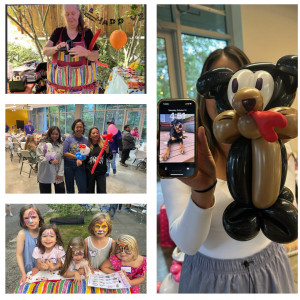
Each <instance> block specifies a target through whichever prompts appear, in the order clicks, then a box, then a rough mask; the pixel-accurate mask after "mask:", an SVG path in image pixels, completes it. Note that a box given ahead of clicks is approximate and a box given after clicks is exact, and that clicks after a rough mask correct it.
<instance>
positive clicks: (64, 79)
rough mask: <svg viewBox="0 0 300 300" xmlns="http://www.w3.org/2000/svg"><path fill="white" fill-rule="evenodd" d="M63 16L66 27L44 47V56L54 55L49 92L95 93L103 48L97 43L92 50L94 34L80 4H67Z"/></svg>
mask: <svg viewBox="0 0 300 300" xmlns="http://www.w3.org/2000/svg"><path fill="white" fill-rule="evenodd" d="M63 15H64V19H65V23H66V27H59V28H56V29H55V30H54V32H53V33H52V35H51V37H50V39H49V40H48V42H47V43H46V45H45V47H44V48H43V53H44V55H46V56H51V57H52V62H51V63H48V66H47V93H52V94H54V93H70V94H72V93H76V94H78V93H82V94H90V93H95V92H96V90H97V85H96V84H95V81H96V75H97V67H96V63H95V61H96V60H97V59H98V57H99V51H98V46H97V45H96V44H95V45H94V47H93V48H92V49H89V47H90V44H91V41H92V39H93V33H92V31H91V30H90V29H88V28H85V26H84V21H83V17H82V13H81V11H80V7H79V5H64V8H63ZM91 47H92V46H91ZM63 49H64V50H65V51H62V50H63ZM58 67H59V68H58ZM70 67H72V69H69V68H70ZM57 72H59V74H57ZM86 74H88V75H86Z"/></svg>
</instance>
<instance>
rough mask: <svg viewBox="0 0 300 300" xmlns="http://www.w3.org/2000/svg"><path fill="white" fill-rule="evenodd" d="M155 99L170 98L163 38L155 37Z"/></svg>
mask: <svg viewBox="0 0 300 300" xmlns="http://www.w3.org/2000/svg"><path fill="white" fill-rule="evenodd" d="M156 72H157V73H156V77H157V99H162V98H170V97H171V91H170V78H169V69H168V61H167V53H166V42H165V39H164V38H158V39H157V71H156Z"/></svg>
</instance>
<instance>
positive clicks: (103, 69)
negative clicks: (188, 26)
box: [5, 4, 146, 94]
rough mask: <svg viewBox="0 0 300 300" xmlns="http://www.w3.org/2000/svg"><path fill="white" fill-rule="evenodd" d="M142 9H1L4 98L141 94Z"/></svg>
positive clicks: (143, 86) (143, 67)
mask: <svg viewBox="0 0 300 300" xmlns="http://www.w3.org/2000/svg"><path fill="white" fill-rule="evenodd" d="M145 24H146V5H138V4H132V5H131V4H126V5H125V4H124V5H121V4H111V5H104V4H84V5H78V4H74V5H71V4H68V5H58V4H53V5H52V4H51V5H50V4H32V5H6V74H7V81H6V82H5V89H6V93H7V94H18V93H21V94H145V93H146V46H145V45H146V28H145Z"/></svg>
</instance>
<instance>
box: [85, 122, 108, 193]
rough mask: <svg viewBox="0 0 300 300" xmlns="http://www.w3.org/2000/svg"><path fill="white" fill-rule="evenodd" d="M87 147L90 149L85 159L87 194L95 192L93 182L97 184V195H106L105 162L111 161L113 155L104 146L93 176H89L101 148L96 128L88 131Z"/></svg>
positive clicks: (100, 140) (101, 144)
mask: <svg viewBox="0 0 300 300" xmlns="http://www.w3.org/2000/svg"><path fill="white" fill-rule="evenodd" d="M88 140H89V147H90V149H91V152H90V155H89V157H88V158H87V159H86V169H87V179H88V189H87V192H88V193H94V192H95V182H96V183H97V193H98V194H99V193H101V194H105V193H106V171H107V165H106V160H107V159H112V158H113V155H112V153H111V151H110V148H109V145H108V144H107V145H106V146H105V151H104V152H103V155H102V157H101V158H100V160H99V163H98V165H97V167H96V169H95V172H94V174H91V171H92V169H93V166H94V163H95V161H96V159H97V157H98V155H99V153H100V151H101V149H102V148H103V145H104V141H103V140H102V138H101V137H100V133H99V130H98V128H96V127H93V128H91V129H90V130H89V135H88Z"/></svg>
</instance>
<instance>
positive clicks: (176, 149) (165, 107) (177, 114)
mask: <svg viewBox="0 0 300 300" xmlns="http://www.w3.org/2000/svg"><path fill="white" fill-rule="evenodd" d="M197 128H198V104H197V101H196V100H194V99H162V100H160V101H159V102H158V135H159V136H158V176H159V177H161V178H178V177H192V176H194V175H195V173H196V162H197V157H196V154H197V143H196V138H197Z"/></svg>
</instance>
